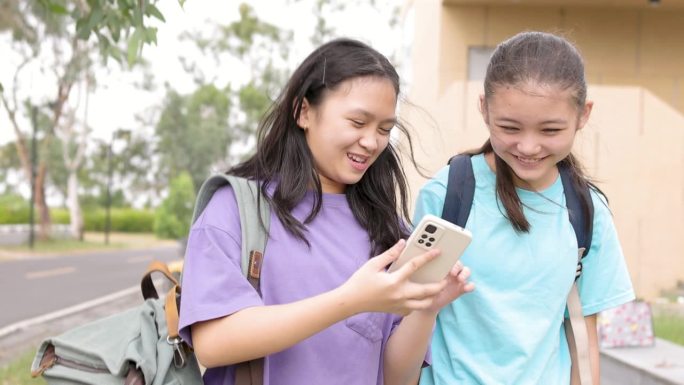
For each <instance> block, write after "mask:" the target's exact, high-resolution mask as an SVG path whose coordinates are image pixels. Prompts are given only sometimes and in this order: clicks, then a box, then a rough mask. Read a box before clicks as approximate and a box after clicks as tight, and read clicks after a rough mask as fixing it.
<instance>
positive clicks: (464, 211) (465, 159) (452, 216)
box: [442, 154, 475, 228]
mask: <svg viewBox="0 0 684 385" xmlns="http://www.w3.org/2000/svg"><path fill="white" fill-rule="evenodd" d="M474 195H475V175H474V174H473V164H472V162H471V160H470V155H467V154H460V155H456V156H454V157H453V158H451V159H450V160H449V179H448V181H447V192H446V197H445V198H444V207H443V208H442V218H444V219H446V220H447V221H449V222H451V223H453V224H455V225H458V226H461V227H463V228H465V225H466V222H467V221H468V216H469V215H470V208H471V207H472V205H473V196H474Z"/></svg>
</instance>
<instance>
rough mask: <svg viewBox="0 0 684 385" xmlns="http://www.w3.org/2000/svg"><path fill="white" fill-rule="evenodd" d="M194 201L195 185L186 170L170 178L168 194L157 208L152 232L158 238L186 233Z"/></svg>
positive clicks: (188, 229)
mask: <svg viewBox="0 0 684 385" xmlns="http://www.w3.org/2000/svg"><path fill="white" fill-rule="evenodd" d="M194 203H195V187H194V185H193V183H192V178H190V174H188V173H187V172H183V173H181V174H180V175H179V176H177V177H176V178H174V179H173V180H171V186H170V187H169V196H168V197H167V198H166V199H164V201H163V202H162V204H161V205H160V206H159V207H158V208H157V212H156V215H155V220H154V233H155V234H156V235H157V236H158V237H159V238H172V239H180V238H184V237H186V236H187V235H188V231H190V220H191V219H192V208H193V205H194Z"/></svg>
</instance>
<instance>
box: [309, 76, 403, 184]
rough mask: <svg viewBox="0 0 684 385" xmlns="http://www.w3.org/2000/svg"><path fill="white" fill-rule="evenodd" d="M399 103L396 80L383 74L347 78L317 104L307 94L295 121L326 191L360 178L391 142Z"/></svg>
mask: <svg viewBox="0 0 684 385" xmlns="http://www.w3.org/2000/svg"><path fill="white" fill-rule="evenodd" d="M396 105H397V97H396V90H395V89H394V86H393V85H392V82H390V81H389V80H387V79H384V78H379V77H360V78H354V79H350V80H346V81H344V82H342V83H340V84H339V86H338V87H336V88H335V89H334V90H332V91H329V92H327V93H326V94H325V95H324V97H323V100H322V101H321V103H320V104H319V105H317V106H312V105H310V104H309V103H308V101H307V100H306V99H305V100H304V102H303V103H302V110H301V114H300V117H299V120H298V121H297V124H298V125H299V127H301V129H302V130H304V135H305V137H306V142H307V144H308V145H309V149H310V150H311V153H312V155H313V159H314V166H315V168H316V171H317V172H318V176H319V178H320V181H321V185H322V189H323V192H324V193H343V192H344V190H345V188H346V186H347V185H350V184H355V183H357V182H358V181H359V180H361V178H362V177H363V175H364V174H365V172H366V171H367V170H368V168H369V167H370V166H371V165H372V164H373V162H375V160H376V159H377V158H378V156H379V155H380V154H381V153H382V152H383V151H384V150H385V148H386V147H387V145H388V143H389V138H390V132H391V130H392V127H394V125H395V123H396V115H395V109H396Z"/></svg>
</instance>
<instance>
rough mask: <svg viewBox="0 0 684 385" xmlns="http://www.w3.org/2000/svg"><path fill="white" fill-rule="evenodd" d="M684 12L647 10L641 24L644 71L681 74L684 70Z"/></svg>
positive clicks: (646, 73) (641, 68)
mask: <svg viewBox="0 0 684 385" xmlns="http://www.w3.org/2000/svg"><path fill="white" fill-rule="evenodd" d="M683 37H684V12H682V11H673V12H658V11H650V12H649V11H645V12H643V16H642V24H641V41H640V44H641V49H640V51H639V52H640V55H639V60H640V71H641V74H642V75H647V76H653V75H655V76H664V75H667V76H681V74H682V72H683V71H684V38H683Z"/></svg>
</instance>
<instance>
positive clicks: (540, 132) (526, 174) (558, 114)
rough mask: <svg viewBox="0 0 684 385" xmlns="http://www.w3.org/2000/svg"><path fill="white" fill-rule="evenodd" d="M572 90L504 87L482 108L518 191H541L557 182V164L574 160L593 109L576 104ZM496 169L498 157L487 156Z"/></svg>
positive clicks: (493, 141) (482, 103)
mask: <svg viewBox="0 0 684 385" xmlns="http://www.w3.org/2000/svg"><path fill="white" fill-rule="evenodd" d="M572 92H573V91H572V89H562V88H561V87H559V86H556V85H548V84H538V83H534V82H528V83H524V84H521V85H515V86H513V85H499V86H497V87H496V88H495V89H494V92H493V93H492V95H491V96H490V97H489V98H488V99H487V100H486V101H485V100H484V97H483V96H481V97H480V106H481V111H482V115H483V117H484V120H485V123H486V124H487V126H488V128H489V133H490V141H491V144H492V148H493V149H494V152H495V153H496V155H498V156H499V157H500V158H501V159H503V161H504V162H506V164H507V165H508V166H509V167H510V168H511V170H512V171H513V174H514V181H515V184H516V186H518V187H521V188H525V189H529V190H534V191H540V190H543V189H545V188H547V187H549V186H551V185H552V184H553V183H554V181H555V180H556V178H557V176H558V168H557V167H556V164H557V163H558V162H560V161H561V160H563V159H564V158H565V157H567V156H568V154H570V151H571V149H572V144H573V142H574V140H575V134H576V133H577V131H578V130H579V129H581V128H582V127H584V125H585V123H586V122H587V120H588V119H589V114H590V112H591V108H592V103H591V102H587V103H586V104H585V105H584V106H583V108H581V109H580V108H578V106H577V104H575V103H574V100H575V99H574V98H573V93H572ZM486 159H487V162H488V164H489V165H490V167H491V168H492V169H494V164H495V162H494V154H492V153H490V154H487V156H486Z"/></svg>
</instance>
